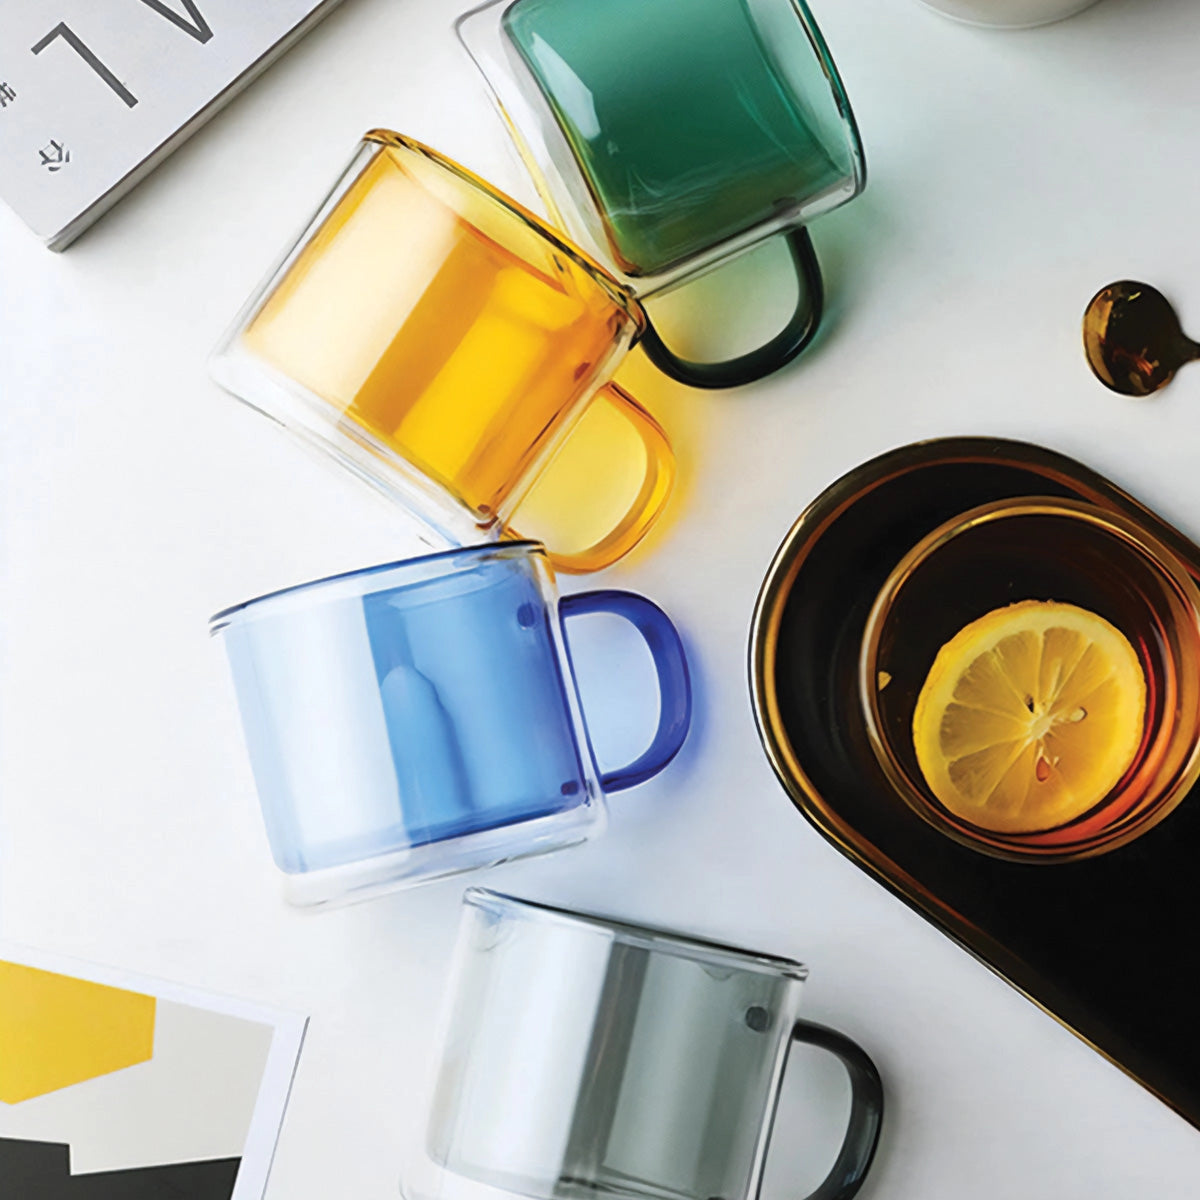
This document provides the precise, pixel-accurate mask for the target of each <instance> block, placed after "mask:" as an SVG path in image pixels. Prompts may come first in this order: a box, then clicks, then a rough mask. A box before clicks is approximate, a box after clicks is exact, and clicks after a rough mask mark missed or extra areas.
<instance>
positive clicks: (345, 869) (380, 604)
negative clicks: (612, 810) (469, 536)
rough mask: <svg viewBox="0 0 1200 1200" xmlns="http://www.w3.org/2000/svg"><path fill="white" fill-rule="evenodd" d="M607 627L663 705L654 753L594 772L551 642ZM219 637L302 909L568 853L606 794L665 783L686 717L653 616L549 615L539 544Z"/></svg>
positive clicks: (392, 577)
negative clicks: (598, 622)
mask: <svg viewBox="0 0 1200 1200" xmlns="http://www.w3.org/2000/svg"><path fill="white" fill-rule="evenodd" d="M601 612H602V613H608V614H611V615H614V616H619V617H622V618H624V619H625V620H627V621H629V622H631V623H632V624H633V625H634V626H635V627H636V628H637V629H638V631H639V632H640V633H641V634H642V636H643V637H644V639H645V641H646V643H647V645H648V647H649V649H650V653H651V656H652V658H653V660H654V663H655V666H656V668H657V671H658V680H659V686H660V691H661V701H660V713H659V723H658V728H657V730H656V731H655V732H654V733H653V736H652V738H651V741H650V745H649V748H648V749H647V750H646V752H645V753H644V754H643V755H642V756H640V757H639V758H638V759H637V760H636V761H635V762H633V763H631V764H629V765H628V766H626V767H623V768H621V769H619V770H614V771H607V772H601V771H599V769H598V768H597V765H596V762H595V758H594V755H593V752H592V747H591V743H590V740H589V735H588V731H587V725H586V723H585V720H584V716H583V712H582V709H581V707H580V701H579V695H578V691H577V688H576V684H575V677H574V672H573V669H572V666H571V658H570V652H569V650H568V646H567V642H566V636H565V631H564V623H565V622H566V621H568V620H569V619H570V618H571V617H580V616H585V615H588V614H591V613H601ZM212 628H213V631H214V632H220V633H222V634H223V636H224V639H225V644H226V649H227V651H228V654H229V661H230V664H231V666H232V669H233V679H234V686H235V690H236V692H237V697H238V703H239V707H240V709H241V714H242V723H243V727H244V730H245V735H246V744H247V747H248V749H249V752H250V761H251V766H252V767H253V770H254V776H255V782H256V784H257V787H258V793H259V799H260V802H261V804H262V810H263V816H264V819H265V822H266V826H267V833H268V837H269V839H270V843H271V849H272V853H273V854H274V857H275V861H276V864H277V865H278V866H279V868H280V869H281V870H282V871H283V872H284V873H285V875H286V878H287V881H288V896H289V898H290V899H292V900H293V901H295V902H296V903H301V904H304V903H323V902H327V901H330V900H335V899H347V898H364V897H365V896H367V895H370V894H373V893H374V892H375V891H377V890H380V889H382V888H385V887H394V886H398V885H400V884H404V883H412V882H417V881H419V880H422V879H428V878H431V877H433V876H437V875H445V874H449V873H451V872H454V871H461V870H466V869H468V868H470V867H475V866H481V865H484V864H489V863H496V862H500V861H502V860H504V859H507V858H512V857H514V856H518V855H527V854H535V853H541V852H544V851H547V850H553V849H558V848H560V847H563V846H567V845H571V844H573V843H575V842H579V841H581V840H583V839H584V838H586V837H589V836H591V835H592V834H594V833H596V832H598V831H599V829H600V828H601V827H602V825H603V817H604V794H605V793H606V792H609V791H616V790H619V789H621V788H626V787H632V786H634V785H635V784H638V783H641V782H643V781H644V780H646V779H648V778H650V777H651V776H652V775H654V774H656V773H657V772H658V771H660V770H662V769H663V768H664V767H665V766H666V765H667V763H669V762H670V760H671V759H672V757H674V755H675V753H676V752H677V751H678V749H679V747H680V746H681V745H682V744H683V740H684V738H685V737H686V735H687V730H688V725H689V721H690V714H691V690H690V683H689V679H688V671H687V664H686V660H685V658H684V653H683V647H682V643H681V642H680V639H679V635H678V633H677V632H676V631H675V628H674V626H673V625H672V624H671V622H670V620H669V619H668V618H667V617H666V615H665V614H664V613H663V612H662V611H661V609H659V608H657V607H656V606H655V605H653V604H651V602H650V601H649V600H646V599H644V598H643V597H641V596H637V595H634V594H632V593H629V592H617V591H605V592H590V593H588V592H585V593H582V594H579V595H575V596H570V597H567V598H565V599H562V600H560V599H559V596H558V591H557V587H556V585H555V582H554V577H553V574H552V573H551V571H550V569H549V567H548V565H547V562H546V556H545V551H544V549H543V548H542V547H541V546H539V545H537V544H536V543H529V542H523V543H507V544H504V545H500V546H483V547H474V548H469V549H465V550H457V551H448V552H446V553H443V554H437V555H431V556H429V557H427V558H421V559H414V560H411V561H409V562H403V563H396V564H392V565H390V566H384V567H378V568H374V569H370V570H365V571H358V572H354V573H352V574H349V575H343V576H338V577H335V578H332V579H326V580H321V581H318V582H316V583H312V584H306V585H303V586H301V587H296V588H291V589H289V590H287V591H284V592H277V593H274V594H272V595H270V596H265V597H262V598H261V599H258V600H253V601H250V602H249V603H247V604H242V605H238V606H237V607H235V608H232V609H227V610H226V611H225V612H222V613H219V614H218V615H217V616H216V617H214V618H213V621H212Z"/></svg>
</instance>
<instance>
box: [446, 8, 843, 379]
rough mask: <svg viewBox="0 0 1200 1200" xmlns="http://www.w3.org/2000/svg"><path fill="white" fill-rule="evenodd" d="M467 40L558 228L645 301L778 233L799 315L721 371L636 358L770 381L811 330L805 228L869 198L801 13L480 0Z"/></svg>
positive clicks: (818, 286)
mask: <svg viewBox="0 0 1200 1200" xmlns="http://www.w3.org/2000/svg"><path fill="white" fill-rule="evenodd" d="M457 30H458V34H459V38H460V40H461V41H462V43H463V45H464V46H465V48H466V49H467V52H468V53H469V54H470V56H471V57H472V59H473V60H474V62H475V64H476V65H477V66H478V68H479V69H480V71H481V72H482V73H483V75H484V77H485V79H486V80H487V83H488V85H489V88H490V90H491V92H492V96H493V98H494V100H495V102H496V105H497V107H498V108H499V111H500V114H501V116H502V117H503V118H504V119H505V121H506V123H507V124H508V127H509V129H510V131H511V133H512V134H513V137H514V140H515V141H516V143H517V146H518V149H519V150H520V151H521V153H522V156H523V157H524V159H525V162H526V165H527V166H528V167H529V169H530V171H531V173H532V174H533V176H534V179H535V181H536V182H537V184H538V187H539V190H540V191H541V193H542V197H543V200H544V201H545V203H546V204H547V206H548V207H549V208H550V211H551V212H552V213H554V215H555V218H556V219H557V220H558V222H559V223H560V224H562V226H563V228H564V229H566V230H567V231H568V232H569V233H570V235H571V236H572V237H573V238H574V239H575V240H576V241H577V242H578V243H579V244H580V245H581V246H583V247H584V248H585V249H587V250H588V252H589V253H591V254H592V255H594V256H595V257H596V258H597V259H598V260H599V261H600V262H602V263H604V264H605V265H606V266H607V267H608V268H609V269H610V270H611V271H613V272H614V273H615V274H617V275H618V276H619V277H620V278H622V279H623V280H624V281H625V282H626V283H627V284H628V285H629V286H630V288H631V289H632V290H633V291H634V292H635V293H636V294H637V295H638V296H639V297H641V298H643V299H646V298H649V297H650V296H653V295H654V294H655V293H657V292H661V291H663V290H665V289H667V288H670V287H674V286H675V285H677V284H679V283H682V282H686V281H687V280H690V279H693V278H695V277H696V276H697V275H699V274H701V273H703V272H705V271H707V270H709V269H711V268H713V267H715V266H716V265H718V264H719V263H721V262H722V261H724V260H726V259H728V258H730V257H732V256H733V255H736V254H739V253H741V252H742V251H744V250H746V249H748V248H750V247H751V246H753V245H756V244H757V243H759V242H761V241H763V240H764V239H766V238H769V237H771V236H773V235H775V234H781V233H782V234H786V235H787V238H788V243H789V247H790V250H791V254H792V258H793V262H794V265H795V268H796V272H797V276H798V284H799V290H800V295H799V299H798V302H797V307H796V310H795V312H794V314H793V315H792V317H791V319H790V320H789V322H788V324H787V325H786V326H785V328H784V329H783V330H782V331H781V332H780V333H779V334H777V335H776V336H775V337H774V338H773V339H772V340H771V341H769V342H768V343H767V344H766V345H764V346H762V347H760V348H759V349H757V350H755V351H753V352H751V353H749V354H745V355H742V356H741V357H738V358H735V359H732V360H729V361H726V362H715V363H701V362H688V361H684V360H681V359H680V358H679V357H678V356H676V355H675V354H673V353H672V352H671V351H670V350H669V349H668V348H667V347H666V345H665V344H664V342H663V340H662V339H661V337H659V336H658V334H657V333H656V332H655V331H654V329H653V328H652V327H651V328H650V329H649V330H648V331H647V333H646V335H645V338H644V339H643V343H642V344H643V347H644V348H645V350H646V353H647V354H648V355H649V357H650V358H651V360H652V361H653V362H654V363H655V364H656V365H657V366H658V367H660V369H662V370H664V371H666V372H667V373H668V374H671V375H673V376H674V377H675V378H679V379H682V380H683V381H684V382H686V383H689V384H691V385H692V386H694V387H732V386H736V385H738V384H743V383H750V382H752V381H754V380H756V379H761V378H762V377H764V376H766V375H769V374H771V372H773V371H775V370H778V369H779V368H780V367H782V366H783V365H784V364H785V363H787V362H789V361H790V360H791V359H792V358H794V357H795V356H796V355H797V354H799V353H800V352H801V351H802V350H803V349H804V348H805V347H806V346H807V345H808V344H809V343H810V342H811V340H812V338H813V337H814V336H815V334H816V332H817V329H818V327H819V325H820V321H821V315H822V309H823V303H824V286H823V283H822V279H821V271H820V267H819V265H818V263H817V258H816V254H815V252H814V250H813V246H812V241H811V239H810V238H809V235H808V232H807V230H806V229H805V225H806V224H807V223H808V222H810V221H811V220H812V219H813V218H815V217H817V216H819V215H821V214H822V213H825V212H828V211H829V210H830V209H832V208H836V207H837V206H838V205H840V204H844V203H845V202H846V201H848V200H851V199H853V198H854V197H855V196H856V195H858V193H859V192H860V191H861V190H862V188H863V187H864V185H865V183H866V167H865V159H864V154H863V148H862V142H861V140H860V138H859V134H858V129H857V126H856V124H855V121H854V116H853V114H852V112H851V109H850V103H849V100H848V99H847V97H846V92H845V88H844V87H843V86H842V82H841V80H840V78H839V76H838V73H837V69H836V67H835V66H834V64H833V60H832V58H831V57H830V54H829V50H828V48H827V46H826V45H825V42H824V39H823V38H822V36H821V33H820V30H819V29H818V28H817V26H816V23H815V22H814V21H813V18H812V15H811V13H810V12H809V11H808V8H807V6H806V5H805V4H804V2H803V0H687V2H686V3H680V0H604V2H603V3H594V2H593V3H586V2H585V3H581V2H580V0H490V2H489V3H486V4H484V5H482V6H481V7H479V8H477V9H474V10H473V11H471V12H469V13H467V14H466V15H465V16H463V17H461V18H460V19H459V21H458V23H457Z"/></svg>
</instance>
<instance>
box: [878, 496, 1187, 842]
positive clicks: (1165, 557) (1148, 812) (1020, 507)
mask: <svg viewBox="0 0 1200 1200" xmlns="http://www.w3.org/2000/svg"><path fill="white" fill-rule="evenodd" d="M1028 517H1059V518H1063V519H1068V520H1076V521H1082V522H1084V523H1085V524H1087V525H1090V526H1092V527H1093V528H1094V529H1097V530H1098V531H1099V532H1100V533H1102V534H1104V535H1105V536H1107V537H1111V538H1115V539H1117V540H1119V541H1121V542H1123V543H1124V544H1125V547H1126V549H1127V550H1128V551H1129V552H1130V553H1132V554H1136V555H1140V556H1141V558H1143V559H1144V560H1145V562H1146V563H1147V565H1148V567H1149V569H1150V570H1151V571H1152V572H1153V573H1154V574H1155V575H1156V576H1158V577H1159V579H1160V580H1162V581H1163V582H1164V584H1165V585H1166V586H1168V587H1170V588H1172V589H1174V591H1175V592H1176V593H1177V595H1178V596H1179V598H1180V600H1181V602H1182V603H1183V604H1184V605H1185V607H1186V608H1187V609H1189V610H1190V612H1191V615H1192V618H1193V622H1194V624H1195V627H1196V632H1197V635H1198V636H1200V588H1198V587H1197V584H1196V583H1195V581H1193V579H1192V578H1191V576H1190V575H1189V574H1188V571H1187V569H1186V568H1185V567H1184V565H1183V564H1182V562H1180V560H1179V558H1178V556H1177V555H1176V554H1174V552H1173V551H1171V550H1170V549H1169V547H1167V546H1166V545H1165V544H1164V543H1163V542H1162V541H1161V540H1160V539H1158V538H1157V537H1155V536H1153V535H1152V534H1151V533H1149V532H1147V531H1146V530H1144V529H1143V528H1141V526H1140V525H1139V524H1138V522H1137V521H1135V520H1133V519H1132V518H1131V517H1127V516H1125V515H1124V514H1123V513H1117V512H1113V511H1109V510H1108V509H1105V508H1102V507H1101V506H1099V505H1096V504H1092V503H1089V502H1088V501H1085V500H1076V499H1073V498H1067V497H1058V496H1021V497H1015V498H1013V497H1009V498H1007V499H1001V500H993V501H990V502H988V503H986V504H981V505H978V506H976V507H974V508H971V509H967V510H965V511H963V512H961V513H959V514H958V515H956V516H954V517H951V518H950V519H949V520H947V521H944V522H943V523H942V524H940V525H939V526H937V527H936V528H935V529H933V530H931V531H930V532H929V533H927V534H925V535H924V536H923V537H922V538H920V539H919V540H918V541H917V542H916V543H915V544H914V545H913V546H912V547H911V548H910V549H909V550H908V551H907V552H906V553H905V555H904V556H903V557H902V558H901V559H900V561H899V562H898V563H897V564H896V565H895V566H894V567H893V568H892V570H891V572H890V573H889V574H888V577H887V579H886V580H885V581H884V583H883V586H882V587H881V588H880V590H879V592H878V594H877V595H876V597H875V600H874V602H873V603H872V606H871V610H870V612H869V614H868V616H867V621H866V625H865V626H864V629H863V634H862V641H861V645H860V653H859V661H858V680H857V682H858V699H859V708H860V711H861V713H862V716H863V722H864V725H865V727H866V732H867V737H868V741H869V742H870V745H871V749H872V751H873V753H874V755H875V758H876V761H877V762H878V764H879V766H880V768H881V769H882V770H883V773H884V775H885V776H886V777H887V779H888V782H889V783H890V784H891V785H892V787H893V788H894V789H895V790H896V793H897V794H898V795H899V797H900V798H901V799H902V800H903V801H904V803H905V804H906V805H907V806H908V807H909V809H910V810H912V811H913V812H914V813H915V814H916V815H917V816H919V817H921V818H922V820H924V821H925V822H927V823H928V824H930V825H932V826H933V827H934V828H935V829H937V830H938V831H939V832H941V833H943V834H945V835H946V836H947V837H950V838H952V839H953V840H954V841H956V842H958V843H960V844H961V845H965V846H967V847H969V848H970V849H972V850H975V851H977V852H979V853H983V854H986V855H989V856H991V857H994V858H1002V859H1008V860H1010V861H1015V862H1021V863H1031V864H1038V863H1041V864H1053V863H1061V862H1065V861H1075V860H1078V859H1082V858H1090V857H1093V856H1095V855H1099V854H1104V853H1107V852H1109V851H1111V850H1116V849H1119V848H1120V847H1121V846H1124V845H1127V844H1129V843H1130V842H1132V841H1133V840H1135V839H1136V838H1138V837H1140V836H1141V835H1142V834H1144V833H1146V832H1148V831H1149V830H1150V829H1152V828H1153V827H1154V826H1155V825H1157V824H1158V823H1159V822H1160V821H1162V820H1164V819H1165V818H1166V817H1167V816H1169V815H1170V814H1171V813H1172V812H1173V811H1174V810H1175V808H1176V807H1177V805H1178V804H1179V803H1180V801H1181V800H1182V799H1183V798H1184V797H1185V796H1186V795H1187V794H1188V792H1189V791H1190V790H1191V789H1192V788H1193V787H1194V786H1195V785H1196V783H1197V781H1200V722H1198V723H1197V726H1196V727H1195V728H1194V729H1192V730H1191V731H1190V738H1191V748H1190V753H1189V754H1188V757H1187V759H1186V763H1185V765H1184V766H1183V767H1182V768H1181V769H1180V770H1179V771H1178V772H1177V773H1176V775H1175V777H1174V780H1173V782H1172V781H1171V780H1167V781H1166V786H1165V787H1164V785H1163V783H1162V782H1160V781H1157V780H1156V781H1155V783H1154V784H1153V785H1152V787H1151V793H1152V794H1153V793H1158V794H1157V795H1155V798H1154V800H1153V803H1152V804H1151V805H1149V806H1148V807H1147V808H1146V809H1145V810H1143V811H1141V812H1140V813H1136V814H1130V815H1129V816H1128V817H1127V818H1126V820H1124V821H1122V822H1119V823H1118V825H1117V826H1116V827H1115V828H1114V829H1113V831H1112V832H1111V833H1110V834H1105V833H1103V832H1101V833H1097V834H1093V835H1091V836H1090V837H1088V838H1087V839H1085V840H1083V841H1081V842H1064V843H1063V844H1062V845H1058V846H1054V847H1050V848H1041V849H1038V850H1030V849H1025V848H1023V847H1022V846H1021V845H1020V843H1019V842H1018V841H1017V840H1015V839H1016V838H1017V837H1019V835H1008V837H1011V838H1012V839H1013V840H1011V841H1007V840H1006V841H1002V842H1001V843H1000V844H990V843H987V842H985V841H983V840H981V839H980V838H978V837H973V836H971V835H970V834H968V833H966V832H965V831H963V830H962V829H960V828H959V827H958V826H957V825H956V824H955V823H954V822H952V821H951V820H949V819H948V818H946V817H944V816H943V815H942V814H941V813H940V812H938V811H937V810H936V809H935V808H934V807H932V806H931V804H930V803H929V801H928V800H927V799H926V797H925V794H924V792H923V791H922V789H921V788H920V787H919V786H918V785H917V784H915V783H914V781H913V779H912V778H911V777H910V773H909V772H908V771H907V770H906V769H905V768H904V767H903V765H902V764H901V763H900V762H899V760H898V758H897V757H896V754H895V752H894V750H893V748H892V744H891V740H890V739H889V737H888V736H887V734H886V732H885V724H884V720H883V716H882V712H881V707H880V702H879V695H880V693H879V689H878V687H877V686H876V684H875V681H876V678H877V673H878V670H879V665H878V663H879V660H878V655H879V651H880V647H881V642H882V637H883V632H884V628H885V626H886V624H887V621H888V619H889V618H890V616H891V612H892V607H893V604H894V603H895V601H896V599H897V597H898V596H899V594H900V592H901V591H902V590H903V588H904V587H905V585H906V584H907V583H908V582H909V580H910V578H911V577H912V575H913V574H914V573H915V572H916V571H917V570H918V569H919V568H920V567H921V566H923V565H924V564H925V563H926V562H928V561H929V560H930V559H931V558H932V557H933V556H934V555H936V554H937V553H938V551H939V550H941V549H942V548H943V547H945V546H947V545H948V544H950V543H951V542H953V541H954V540H955V539H956V538H958V537H960V536H963V535H967V534H970V533H971V531H972V530H975V529H978V528H980V527H982V526H985V525H991V524H995V523H996V522H999V521H1004V520H1009V519H1022V518H1028ZM1167 653H1168V654H1169V655H1170V654H1172V652H1171V651H1170V650H1168V651H1167ZM1111 794H1112V793H1111V792H1110V793H1109V795H1111ZM1106 798H1107V797H1105V798H1102V800H1101V801H1099V802H1098V804H1099V803H1102V802H1103V799H1106ZM1089 811H1091V810H1089ZM1072 823H1073V822H1067V824H1066V825H1064V826H1062V828H1063V829H1069V828H1070V826H1071V824H1072Z"/></svg>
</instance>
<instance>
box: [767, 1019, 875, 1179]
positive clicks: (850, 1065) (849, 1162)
mask: <svg viewBox="0 0 1200 1200" xmlns="http://www.w3.org/2000/svg"><path fill="white" fill-rule="evenodd" d="M792 1041H794V1042H803V1043H804V1044H805V1045H807V1046H816V1047H818V1048H819V1049H821V1050H827V1051H828V1052H829V1053H830V1054H832V1055H834V1056H835V1057H836V1058H838V1059H839V1060H840V1061H841V1063H842V1066H844V1067H845V1068H846V1073H847V1074H848V1075H849V1076H850V1124H849V1125H848V1126H847V1128H846V1137H845V1140H844V1141H843V1142H842V1148H841V1150H840V1151H839V1152H838V1156H837V1161H836V1162H835V1163H834V1164H833V1168H832V1170H831V1171H830V1172H829V1174H828V1175H827V1176H826V1177H825V1181H824V1182H823V1183H822V1184H821V1186H820V1187H819V1188H817V1190H816V1191H815V1192H813V1193H812V1194H811V1195H809V1196H807V1197H805V1200H850V1197H851V1196H853V1195H854V1194H855V1192H857V1191H858V1189H859V1188H860V1187H861V1186H862V1182H863V1180H864V1179H865V1178H866V1175H867V1171H868V1170H869V1169H870V1167H871V1160H872V1159H873V1158H874V1157H875V1147H876V1146H877V1145H878V1144H879V1130H880V1127H881V1126H882V1124H883V1083H882V1082H881V1080H880V1078H879V1071H878V1069H877V1068H876V1066H875V1064H874V1063H873V1062H872V1061H871V1057H870V1055H869V1054H867V1052H866V1051H865V1050H864V1049H863V1048H862V1047H861V1046H860V1045H859V1044H858V1043H857V1042H853V1041H851V1040H850V1039H849V1038H848V1037H846V1035H845V1034H844V1033H838V1031H837V1030H836V1029H830V1028H828V1027H827V1026H825V1025H815V1024H813V1022H811V1021H797V1022H796V1024H795V1026H794V1027H793V1028H792ZM780 1086H781V1087H782V1079H781V1080H780Z"/></svg>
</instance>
